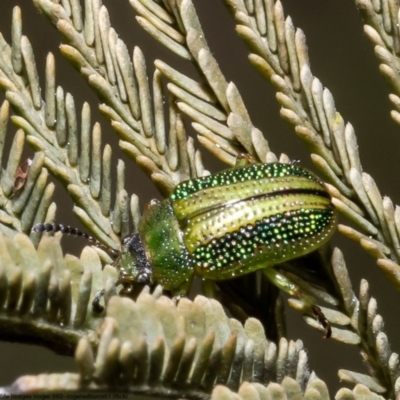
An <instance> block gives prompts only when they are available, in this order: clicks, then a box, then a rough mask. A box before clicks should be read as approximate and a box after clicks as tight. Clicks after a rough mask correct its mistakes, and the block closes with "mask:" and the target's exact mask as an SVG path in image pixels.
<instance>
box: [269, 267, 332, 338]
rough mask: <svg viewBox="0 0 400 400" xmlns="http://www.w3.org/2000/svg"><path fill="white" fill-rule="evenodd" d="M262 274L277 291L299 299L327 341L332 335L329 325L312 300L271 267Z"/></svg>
mask: <svg viewBox="0 0 400 400" xmlns="http://www.w3.org/2000/svg"><path fill="white" fill-rule="evenodd" d="M263 271H264V274H265V275H266V277H267V278H268V279H269V280H270V281H271V282H272V283H273V284H274V285H275V286H277V287H278V288H279V289H281V290H283V291H284V292H286V293H289V294H290V295H292V296H297V297H299V298H300V299H301V300H302V301H303V303H304V304H305V305H306V307H308V308H309V309H310V310H311V311H312V313H313V314H314V315H315V317H316V318H317V321H318V322H319V323H320V324H321V325H322V327H323V328H324V330H325V335H324V339H328V338H330V337H331V335H332V329H331V324H330V323H329V321H328V320H327V319H326V317H325V315H324V313H323V312H322V310H321V308H320V307H318V306H317V305H316V304H315V302H314V299H313V298H312V297H310V296H308V295H306V294H304V293H303V292H302V291H301V290H300V288H299V287H298V286H297V285H296V284H294V283H293V282H292V281H291V280H290V279H289V278H287V277H286V276H285V275H283V274H281V273H279V272H278V271H277V270H276V269H274V268H273V267H267V268H264V270H263Z"/></svg>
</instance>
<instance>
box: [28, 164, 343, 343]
mask: <svg viewBox="0 0 400 400" xmlns="http://www.w3.org/2000/svg"><path fill="white" fill-rule="evenodd" d="M336 225H337V213H336V211H335V209H334V207H333V205H332V203H331V199H330V196H329V194H328V192H327V190H326V188H325V185H324V184H323V183H322V182H321V181H320V180H319V179H318V178H317V177H316V176H315V175H314V174H313V173H311V172H310V171H308V170H306V169H304V168H301V167H300V166H298V165H297V164H294V163H292V164H283V163H270V164H257V163H251V162H250V161H249V159H248V158H245V157H239V158H238V161H237V165H236V166H235V168H232V169H227V170H224V171H222V172H219V173H216V174H213V175H209V176H205V177H202V178H196V179H191V180H188V181H186V182H182V183H180V184H179V185H177V187H176V188H175V190H174V192H173V193H172V194H171V196H170V197H169V198H168V199H165V200H163V201H161V202H160V201H158V200H152V201H151V202H150V204H149V205H147V207H146V208H145V210H144V213H143V216H142V218H141V221H140V224H139V229H138V231H139V232H138V233H136V234H133V235H131V236H128V237H126V238H125V239H123V241H122V249H121V252H120V255H119V258H118V262H117V267H118V268H119V271H120V278H119V280H118V283H119V284H122V285H123V287H124V288H125V289H129V287H130V286H132V284H133V283H134V282H139V283H142V284H149V283H159V284H161V285H162V286H163V287H164V289H166V290H170V291H172V293H173V294H174V295H176V296H184V295H186V294H187V292H188V290H189V288H190V284H191V281H192V278H193V276H194V274H197V275H199V276H200V277H202V278H204V279H210V280H216V281H218V280H226V279H231V278H234V277H238V276H241V275H244V274H248V273H250V272H253V271H256V270H263V271H264V273H265V274H266V276H267V277H268V279H269V280H270V281H272V282H273V283H274V284H275V285H276V286H278V287H279V288H280V289H282V290H284V291H286V292H288V293H290V294H293V295H297V296H299V297H301V298H302V299H303V300H305V302H306V303H308V304H309V306H310V307H311V309H312V310H313V311H314V313H315V314H316V316H317V317H318V319H319V321H320V322H321V323H322V325H323V326H324V327H325V329H326V337H328V336H330V326H329V323H328V322H327V321H326V319H325V317H324V316H323V314H322V312H321V311H320V309H319V308H318V307H317V306H315V305H314V303H313V300H312V299H311V298H310V297H308V296H306V295H303V294H302V293H301V291H300V290H299V289H298V287H297V286H296V285H295V284H293V283H292V282H291V281H289V280H288V278H287V277H285V276H284V275H283V274H281V273H279V272H278V271H277V270H276V269H274V268H273V266H274V265H276V264H279V263H282V262H285V261H288V260H290V259H293V258H296V257H299V256H302V255H305V254H307V253H310V252H312V251H313V250H315V249H317V248H319V247H320V246H322V245H323V244H325V243H326V242H327V241H328V240H329V239H330V237H331V236H332V234H333V233H334V231H335V229H336ZM34 230H35V231H37V232H43V231H57V230H60V231H62V232H64V233H72V234H79V235H82V234H83V233H82V232H79V233H78V230H75V229H73V228H70V227H65V226H62V225H52V224H38V225H35V227H34ZM83 235H84V236H85V237H87V238H90V239H91V240H93V238H91V237H89V235H87V234H83Z"/></svg>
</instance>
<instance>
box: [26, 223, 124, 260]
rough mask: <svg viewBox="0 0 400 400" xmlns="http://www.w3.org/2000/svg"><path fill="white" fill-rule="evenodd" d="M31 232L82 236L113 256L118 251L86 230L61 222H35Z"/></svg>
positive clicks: (116, 254) (116, 255) (117, 254)
mask: <svg viewBox="0 0 400 400" xmlns="http://www.w3.org/2000/svg"><path fill="white" fill-rule="evenodd" d="M32 232H36V233H43V232H61V233H63V234H64V235H73V236H82V237H84V238H85V239H86V240H87V241H88V242H89V243H92V244H93V245H94V246H96V247H99V248H101V249H103V250H105V251H106V252H107V253H111V254H112V256H113V257H118V256H119V254H120V252H119V251H118V250H114V249H112V248H111V247H109V246H107V245H105V244H104V243H101V242H100V241H98V240H97V239H96V238H94V237H93V236H91V235H89V234H87V233H86V232H83V231H81V230H80V229H78V228H72V227H71V226H69V225H61V224H42V223H39V224H35V225H34V226H33V228H32Z"/></svg>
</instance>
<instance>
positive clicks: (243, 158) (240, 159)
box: [235, 153, 258, 168]
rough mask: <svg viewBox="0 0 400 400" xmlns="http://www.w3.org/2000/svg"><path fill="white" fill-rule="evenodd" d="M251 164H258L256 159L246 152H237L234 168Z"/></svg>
mask: <svg viewBox="0 0 400 400" xmlns="http://www.w3.org/2000/svg"><path fill="white" fill-rule="evenodd" d="M251 164H258V162H257V161H256V159H255V158H254V157H253V156H251V155H250V154H247V153H239V154H238V155H237V157H236V164H235V168H240V167H247V166H249V165H251Z"/></svg>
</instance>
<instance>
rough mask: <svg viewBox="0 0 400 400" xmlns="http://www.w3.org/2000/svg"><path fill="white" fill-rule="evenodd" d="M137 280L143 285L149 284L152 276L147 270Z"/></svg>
mask: <svg viewBox="0 0 400 400" xmlns="http://www.w3.org/2000/svg"><path fill="white" fill-rule="evenodd" d="M137 282H138V283H140V284H141V285H147V284H149V283H150V276H149V274H148V273H147V272H143V273H142V274H140V275H139V276H138V277H137Z"/></svg>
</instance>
